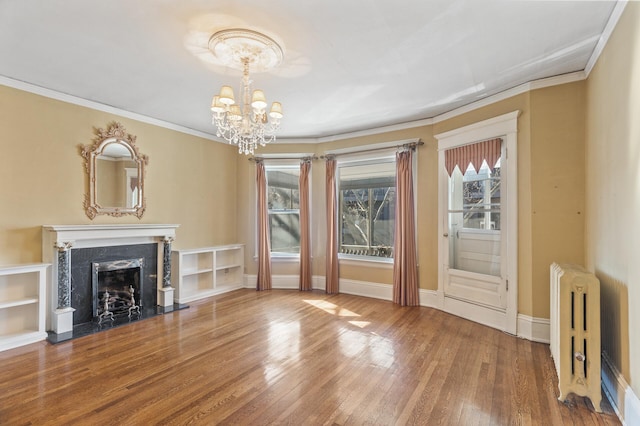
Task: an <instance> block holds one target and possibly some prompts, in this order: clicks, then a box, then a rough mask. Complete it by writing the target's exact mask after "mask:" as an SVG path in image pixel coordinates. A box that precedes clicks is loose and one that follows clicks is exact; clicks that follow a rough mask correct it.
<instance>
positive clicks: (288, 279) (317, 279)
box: [244, 275, 325, 290]
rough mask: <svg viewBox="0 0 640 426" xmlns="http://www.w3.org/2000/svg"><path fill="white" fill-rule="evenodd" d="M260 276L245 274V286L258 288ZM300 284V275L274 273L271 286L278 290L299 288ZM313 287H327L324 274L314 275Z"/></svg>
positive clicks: (318, 288)
mask: <svg viewBox="0 0 640 426" xmlns="http://www.w3.org/2000/svg"><path fill="white" fill-rule="evenodd" d="M257 280H258V277H257V276H256V275H245V276H244V287H245V288H256V281H257ZM299 284H300V277H299V276H298V275H272V276H271V288H274V289H276V290H297V289H298V288H299ZM311 287H312V288H313V289H314V290H324V289H325V279H324V277H323V276H318V275H314V276H313V277H312V279H311Z"/></svg>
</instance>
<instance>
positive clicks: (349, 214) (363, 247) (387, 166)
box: [338, 155, 396, 258]
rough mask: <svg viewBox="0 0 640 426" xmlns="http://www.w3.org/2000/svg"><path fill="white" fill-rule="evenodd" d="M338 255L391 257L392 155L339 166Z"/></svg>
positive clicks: (344, 163) (393, 172)
mask: <svg viewBox="0 0 640 426" xmlns="http://www.w3.org/2000/svg"><path fill="white" fill-rule="evenodd" d="M338 176H339V198H340V200H339V204H340V205H339V214H340V253H342V254H346V255H356V256H372V257H382V258H392V257H393V242H394V241H393V238H394V229H395V209H396V163H395V156H393V155H392V156H386V157H382V158H376V159H367V160H361V161H348V162H343V163H338Z"/></svg>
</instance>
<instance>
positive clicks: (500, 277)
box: [443, 159, 507, 311]
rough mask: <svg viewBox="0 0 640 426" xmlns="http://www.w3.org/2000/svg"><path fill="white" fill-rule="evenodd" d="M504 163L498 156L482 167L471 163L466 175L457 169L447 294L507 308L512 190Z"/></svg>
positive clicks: (451, 187)
mask: <svg viewBox="0 0 640 426" xmlns="http://www.w3.org/2000/svg"><path fill="white" fill-rule="evenodd" d="M500 163H501V161H500V159H498V162H497V163H496V164H495V165H494V166H492V167H491V166H489V165H488V164H487V162H486V161H483V163H482V166H481V167H480V168H479V170H477V171H476V170H475V169H474V167H473V165H471V164H470V165H469V166H468V167H467V169H466V170H464V174H463V173H462V172H461V171H460V169H459V168H458V167H456V168H455V170H454V171H453V173H451V177H449V178H448V191H447V195H448V200H447V206H446V207H447V212H446V215H444V217H445V220H446V224H445V229H446V230H447V231H446V232H445V233H444V235H443V237H444V238H446V239H447V243H448V250H447V253H446V255H447V259H445V263H446V265H447V268H446V269H445V274H446V276H445V278H446V279H445V283H444V284H445V285H444V293H445V296H447V297H453V298H457V299H460V300H463V301H467V302H470V303H474V304H480V305H484V306H486V307H488V308H490V309H497V310H501V311H504V310H505V309H506V307H507V301H506V292H507V283H506V275H507V274H506V270H505V269H506V268H505V263H504V262H503V257H504V253H503V251H504V249H505V247H504V244H503V242H504V241H503V238H502V234H503V231H502V226H501V216H502V203H503V197H505V196H506V194H503V192H502V191H501V190H500V187H501V185H500V184H501V173H500V171H501V167H500ZM505 201H506V200H505Z"/></svg>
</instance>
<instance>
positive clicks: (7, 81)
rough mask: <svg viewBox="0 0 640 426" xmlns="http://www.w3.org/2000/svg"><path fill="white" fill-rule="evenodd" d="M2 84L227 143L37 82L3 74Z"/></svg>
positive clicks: (198, 132) (0, 81) (195, 131)
mask: <svg viewBox="0 0 640 426" xmlns="http://www.w3.org/2000/svg"><path fill="white" fill-rule="evenodd" d="M0 84H1V85H3V86H7V87H12V88H14V89H18V90H22V91H25V92H29V93H33V94H36V95H40V96H44V97H45V98H50V99H55V100H57V101H62V102H66V103H69V104H73V105H78V106H81V107H86V108H91V109H94V110H97V111H102V112H106V113H108V114H114V115H117V116H120V117H124V118H130V119H132V120H136V121H140V122H142V123H147V124H152V125H154V126H158V127H163V128H165V129H169V130H175V131H176V132H180V133H186V134H188V135H192V136H197V137H200V138H203V139H208V140H211V141H214V142H220V143H226V142H223V141H222V140H220V139H217V138H215V137H214V136H212V135H210V134H208V133H205V132H201V131H199V130H195V129H191V128H189V127H184V126H180V125H178V124H175V123H171V122H168V121H164V120H160V119H157V118H153V117H149V116H146V115H143V114H138V113H136V112H131V111H127V110H124V109H121V108H117V107H113V106H110V105H105V104H101V103H99V102H95V101H90V100H88V99H84V98H80V97H78V96H73V95H69V94H67V93H62V92H58V91H56V90H53V89H47V88H46V87H42V86H38V85H35V84H31V83H27V82H25V81H21V80H16V79H13V78H9V77H5V76H3V75H0Z"/></svg>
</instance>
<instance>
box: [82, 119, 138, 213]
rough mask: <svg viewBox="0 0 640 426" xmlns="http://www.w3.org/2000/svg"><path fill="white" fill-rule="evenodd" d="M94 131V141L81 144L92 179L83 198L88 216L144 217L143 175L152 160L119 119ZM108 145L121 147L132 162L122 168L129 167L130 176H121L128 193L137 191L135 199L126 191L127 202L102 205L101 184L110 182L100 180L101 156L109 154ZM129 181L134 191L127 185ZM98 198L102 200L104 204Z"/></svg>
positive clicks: (125, 169)
mask: <svg viewBox="0 0 640 426" xmlns="http://www.w3.org/2000/svg"><path fill="white" fill-rule="evenodd" d="M94 132H95V135H96V136H95V138H94V139H93V143H92V144H91V145H85V146H81V155H82V157H83V158H84V160H85V169H86V171H87V176H88V180H89V190H88V193H87V194H85V200H84V208H85V212H86V213H87V216H89V218H90V219H94V218H95V217H96V216H97V215H101V214H104V215H109V216H115V217H120V216H124V215H134V216H136V217H137V218H138V219H140V218H142V215H143V214H144V211H145V209H146V205H147V202H146V198H145V193H144V177H145V167H146V166H147V164H148V163H149V158H148V157H147V156H146V155H144V154H142V153H140V151H138V147H137V146H136V144H135V142H136V137H135V136H133V135H131V134H129V133H127V131H126V130H125V129H124V127H123V126H122V124H120V123H118V122H115V121H114V122H111V123H109V124H108V125H107V128H106V129H94ZM108 147H109V150H110V151H113V150H115V148H118V149H117V151H121V152H123V153H125V155H124V157H123V158H126V159H127V163H130V164H131V165H132V166H133V167H129V168H126V167H125V168H123V169H122V170H123V171H126V173H127V178H128V181H125V180H122V185H123V186H125V188H124V192H125V193H126V194H128V193H129V192H134V193H135V200H129V198H128V197H129V196H128V195H127V196H126V197H127V198H126V199H125V203H124V205H102V204H105V202H104V199H100V198H99V196H100V195H101V191H102V189H101V188H103V189H104V188H106V187H105V185H109V183H108V182H100V181H99V179H98V176H99V175H98V160H103V159H106V158H107V157H110V156H107V155H105V153H106V149H107V148H108ZM127 153H128V154H129V155H130V157H129V156H128V155H127ZM113 158H115V157H113ZM122 178H123V179H124V178H125V177H124V176H122ZM127 182H128V183H127ZM115 184H116V181H114V182H113V185H115ZM129 185H130V189H131V191H127V189H126V187H127V186H129ZM119 189H122V188H115V190H119ZM103 192H104V191H103ZM99 200H100V201H102V202H103V203H102V204H101V203H100V202H99ZM130 201H131V202H130ZM106 204H109V203H106ZM113 204H116V203H113Z"/></svg>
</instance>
